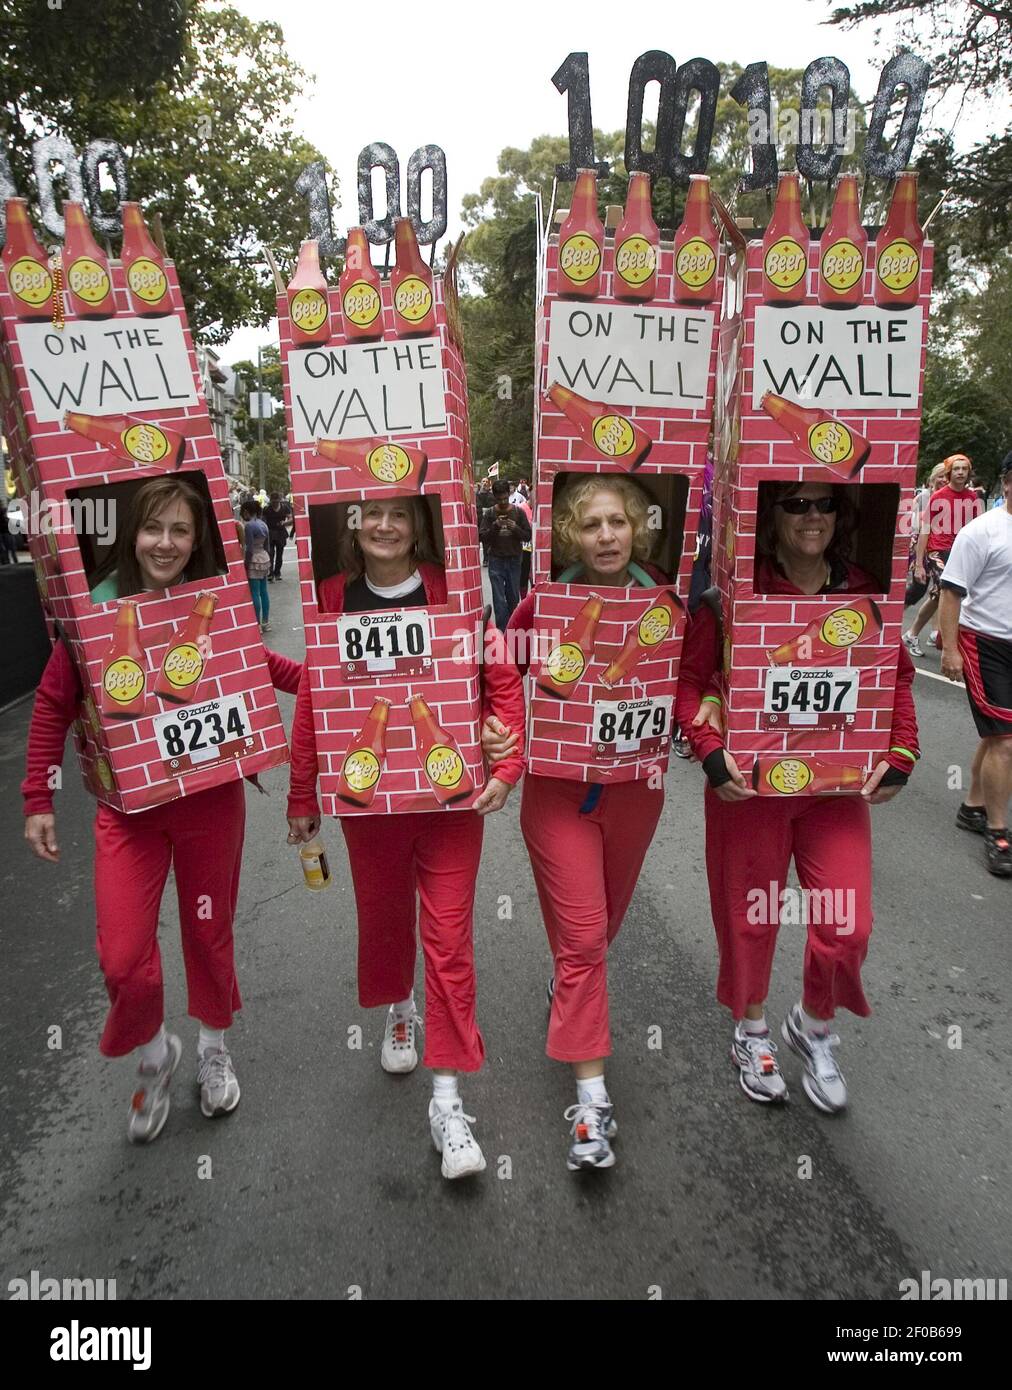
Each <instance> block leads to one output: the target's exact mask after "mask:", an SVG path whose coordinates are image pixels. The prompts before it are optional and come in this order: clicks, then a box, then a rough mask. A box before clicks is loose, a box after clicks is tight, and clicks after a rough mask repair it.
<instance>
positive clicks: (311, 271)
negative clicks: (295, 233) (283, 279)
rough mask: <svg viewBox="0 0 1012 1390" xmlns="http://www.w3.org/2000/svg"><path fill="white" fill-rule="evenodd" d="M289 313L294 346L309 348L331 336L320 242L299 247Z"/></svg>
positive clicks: (292, 281)
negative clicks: (312, 344) (321, 266)
mask: <svg viewBox="0 0 1012 1390" xmlns="http://www.w3.org/2000/svg"><path fill="white" fill-rule="evenodd" d="M288 316H289V318H290V319H291V323H292V346H293V347H297V348H298V347H308V346H309V345H310V344H311V343H326V342H327V341H328V340H329V339H330V306H329V304H328V302H327V282H326V280H325V279H324V278H323V271H322V270H321V269H320V243H319V242H318V241H304V242H303V243H302V245H301V246H300V247H299V261H298V264H297V265H296V267H295V274H294V275H293V276H292V278H291V280H289V282H288Z"/></svg>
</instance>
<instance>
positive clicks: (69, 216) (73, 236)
mask: <svg viewBox="0 0 1012 1390" xmlns="http://www.w3.org/2000/svg"><path fill="white" fill-rule="evenodd" d="M63 220H64V222H65V224H66V236H65V237H64V242H63V266H64V270H65V272H66V276H67V293H68V294H69V295H70V302H71V303H72V304H73V306H74V312H75V313H76V314H77V315H78V317H79V318H82V319H106V318H109V317H111V315H113V314H114V313H115V312H116V305H115V304H114V302H113V297H112V276H111V275H110V274H109V262H108V260H107V258H106V254H105V252H104V251H103V250H102V249H101V248H100V246H99V244H98V242H97V241H96V240H95V238H94V237H93V236H92V234H91V228H90V227H89V226H88V218H87V215H86V214H85V211H84V208H83V207H82V206H81V204H80V203H64V205H63Z"/></svg>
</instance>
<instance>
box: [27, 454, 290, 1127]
mask: <svg viewBox="0 0 1012 1390" xmlns="http://www.w3.org/2000/svg"><path fill="white" fill-rule="evenodd" d="M107 569H108V572H107V574H106V577H105V578H104V579H103V580H101V581H100V582H99V583H98V584H96V585H95V587H94V589H93V590H92V598H93V599H94V600H95V602H96V603H107V602H110V601H111V600H113V599H116V598H119V597H124V598H125V597H127V596H129V595H132V594H144V593H151V592H158V591H161V590H166V589H171V588H173V587H174V586H175V585H177V584H186V583H189V582H192V581H195V580H201V579H209V578H211V577H212V576H214V575H215V574H217V572H218V570H217V566H216V564H215V561H214V548H213V543H212V537H211V524H210V520H209V515H208V510H207V506H206V503H205V501H204V499H203V498H202V496H201V494H200V493H199V492H198V491H197V489H196V488H195V487H194V486H193V485H192V484H191V483H189V482H187V481H186V479H185V478H180V477H173V476H170V477H164V478H155V479H152V480H151V481H150V482H147V483H145V484H144V485H143V486H142V487H140V488H139V489H138V490H137V492H136V493H135V494H134V496H133V498H132V500H131V503H130V508H129V511H128V513H127V518H126V523H125V525H124V526H123V528H122V530H121V531H120V534H119V539H118V542H117V546H116V551H115V555H114V557H113V559H112V561H111V568H110V567H108V566H107ZM267 663H268V667H269V669H270V673H271V679H272V680H273V682H274V684H275V686H276V687H277V688H278V689H280V690H286V691H288V692H289V694H294V693H295V691H296V690H297V689H298V683H299V674H300V672H301V666H300V665H299V664H298V663H297V662H295V661H291V660H289V658H288V657H284V656H278V655H277V654H276V653H275V652H268V653H267ZM82 699H83V690H82V685H81V681H80V678H79V676H78V673H77V671H76V670H75V667H74V664H73V662H72V660H71V657H70V653H69V651H68V649H67V645H66V643H65V642H63V641H58V642H57V643H56V645H55V647H54V648H53V651H52V655H51V656H50V658H49V662H48V664H47V666H46V669H45V671H44V672H43V675H42V680H41V682H40V684H39V688H38V691H37V692H36V695H35V707H34V709H33V710H32V720H31V725H30V727H29V730H28V756H27V771H26V776H25V780H24V782H23V783H22V784H21V791H22V795H23V797H24V810H25V839H26V840H27V841H28V843H29V845H30V846H31V848H32V851H33V853H34V854H36V855H37V856H38V857H39V858H40V859H45V860H47V861H48V862H50V863H57V862H58V860H59V857H60V851H59V848H58V845H57V840H56V819H55V816H54V814H53V792H52V787H53V782H52V770H53V768H54V767H59V766H60V764H61V763H62V761H63V748H64V744H65V742H66V738H67V730H68V729H69V727H70V725H71V724H72V723H73V721H74V720H75V719H76V718H77V717H78V715H79V713H80V708H81V702H82ZM245 820H246V801H245V794H244V791H243V786H242V783H241V782H240V781H238V780H231V781H228V782H223V783H221V784H220V785H219V786H216V787H209V788H207V789H206V790H204V791H199V792H194V793H193V794H192V795H189V796H184V797H179V798H177V799H176V800H174V801H167V802H163V803H162V804H161V805H158V806H153V807H151V808H150V810H147V811H138V812H135V813H133V814H132V815H126V814H124V813H123V812H122V811H117V810H114V809H113V808H112V807H111V806H106V805H103V804H99V806H98V810H97V812H96V815H95V906H96V910H97V917H98V921H97V938H98V941H97V944H98V958H99V965H100V966H101V969H102V973H103V975H104V976H105V983H106V990H107V991H108V994H109V1001H110V1010H109V1016H108V1018H107V1020H106V1024H105V1029H104V1031H103V1033H102V1039H101V1041H100V1043H99V1050H100V1051H101V1052H102V1053H103V1055H104V1056H106V1057H122V1056H125V1055H126V1054H127V1053H129V1052H132V1051H133V1050H134V1049H136V1050H137V1052H138V1055H139V1066H138V1081H137V1085H136V1087H135V1089H134V1093H133V1096H132V1098H131V1101H130V1110H129V1115H128V1119H127V1135H128V1137H129V1139H130V1141H131V1142H132V1143H135V1144H147V1143H150V1142H151V1141H152V1140H153V1139H157V1138H158V1135H159V1134H160V1133H161V1132H162V1129H163V1128H164V1126H165V1121H166V1120H167V1118H168V1114H169V1083H170V1081H171V1080H172V1075H173V1073H174V1072H175V1070H176V1067H177V1066H178V1065H179V1060H180V1057H181V1056H182V1050H183V1047H182V1043H181V1042H180V1040H179V1038H178V1037H176V1036H175V1035H174V1034H168V1033H166V1031H165V1024H164V1001H163V991H162V970H161V957H160V954H159V950H158V913H159V907H160V905H161V900H162V893H163V892H164V890H165V883H166V880H167V879H168V875H169V869H170V867H171V868H173V869H174V871H175V877H176V892H177V896H178V899H179V924H180V930H181V932H182V938H183V962H184V966H185V970H186V982H187V990H188V1008H189V1013H190V1016H191V1017H192V1018H195V1019H196V1020H197V1021H198V1023H199V1025H200V1032H199V1036H198V1040H197V1053H198V1061H197V1083H198V1085H199V1086H200V1108H201V1113H202V1114H203V1115H205V1116H206V1117H207V1118H209V1119H210V1118H212V1117H214V1116H217V1115H226V1114H229V1113H230V1112H231V1111H233V1110H234V1109H235V1108H236V1106H237V1105H238V1104H239V1094H240V1093H239V1082H238V1079H237V1078H236V1074H235V1069H234V1067H233V1065H232V1058H231V1056H230V1055H229V1051H228V1048H227V1046H226V1042H225V1033H226V1030H227V1029H228V1028H229V1027H231V1024H232V1020H233V1015H234V1013H235V1011H236V1010H238V1009H239V1008H241V1006H242V1001H241V999H240V997H239V987H238V984H237V982H236V974H235V951H234V945H233V938H232V922H233V919H234V916H235V907H236V900H237V897H238V892H239V873H240V868H241V863H242V848H243V833H244V827H245Z"/></svg>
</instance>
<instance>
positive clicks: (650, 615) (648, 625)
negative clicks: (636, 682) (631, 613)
mask: <svg viewBox="0 0 1012 1390" xmlns="http://www.w3.org/2000/svg"><path fill="white" fill-rule="evenodd" d="M684 611H685V609H684V607H683V605H682V601H681V599H680V598H679V597H678V595H677V594H676V593H675V592H674V590H673V589H667V590H665V592H664V593H663V594H661V595H660V597H659V598H656V599H652V600H651V601H650V605H649V607H648V608H647V610H646V612H645V613H644V614H643V616H642V617H641V618H640V620H639V622H637V623H635V624H634V625H633V628H632V631H631V632H630V633H629V636H628V637H627V638H626V640H625V644H624V646H623V647H622V650H621V651H620V652H619V654H618V656H617V657H616V658H615V659H614V661H612V662H610V663H609V664H608V665H607V666H606V667H605V669H604V671H603V672H602V674H601V684H602V685H606V686H608V687H609V688H610V687H612V686H616V685H621V684H622V682H623V681H626V680H628V679H629V676H630V675H631V673H632V672H633V671H634V670H635V668H636V667H637V665H638V664H639V662H640V661H641V660H642V659H643V657H644V656H646V655H647V654H648V653H652V652H656V651H658V650H659V648H660V646H661V643H662V642H665V641H667V639H668V638H669V637H670V636H671V635H672V633H673V632H674V629H675V622H676V621H677V618H678V614H679V613H684Z"/></svg>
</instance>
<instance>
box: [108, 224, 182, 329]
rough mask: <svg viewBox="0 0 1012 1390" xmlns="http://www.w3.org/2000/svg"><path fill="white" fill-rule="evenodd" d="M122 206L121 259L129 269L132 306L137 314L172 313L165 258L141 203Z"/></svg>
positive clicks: (127, 278) (151, 316)
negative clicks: (152, 233)
mask: <svg viewBox="0 0 1012 1390" xmlns="http://www.w3.org/2000/svg"><path fill="white" fill-rule="evenodd" d="M120 207H121V208H122V210H123V247H122V250H121V251H120V260H121V261H122V262H123V269H124V270H125V271H126V281H127V289H128V290H129V291H130V306H131V308H132V309H133V311H134V313H135V314H140V315H142V316H143V317H146V318H153V317H155V316H157V315H160V314H171V313H172V300H171V298H170V296H169V277H168V276H167V275H166V273H165V260H164V258H163V256H162V253H161V251H159V249H158V247H157V246H156V245H155V243H154V242H153V241H152V239H151V234H150V233H149V231H148V229H147V227H146V226H145V225H144V218H143V216H142V215H141V205H140V203H121V204H120Z"/></svg>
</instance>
